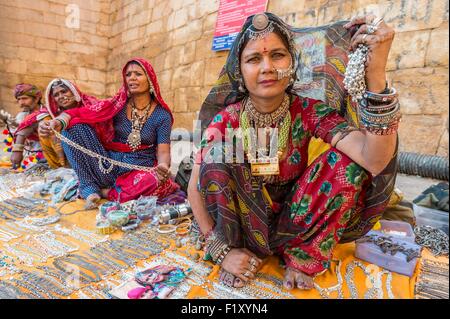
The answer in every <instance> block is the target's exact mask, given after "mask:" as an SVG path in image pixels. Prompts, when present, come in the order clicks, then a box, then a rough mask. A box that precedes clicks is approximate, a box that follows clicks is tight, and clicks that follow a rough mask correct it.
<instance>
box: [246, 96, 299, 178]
mask: <svg viewBox="0 0 450 319" xmlns="http://www.w3.org/2000/svg"><path fill="white" fill-rule="evenodd" d="M243 105H244V107H243V110H242V112H241V114H240V121H239V122H240V123H239V125H240V127H241V129H242V132H243V143H244V151H245V152H246V153H247V158H248V160H249V162H250V166H251V172H252V175H254V176H267V175H279V174H280V165H279V161H280V158H281V155H282V154H283V152H284V150H285V148H286V146H287V141H288V138H289V131H290V126H291V113H290V112H289V106H290V98H289V96H288V95H287V94H286V95H285V96H284V98H283V102H282V103H281V105H280V106H279V107H278V108H277V109H276V110H275V111H274V112H272V113H267V114H262V113H260V112H258V110H257V109H256V108H255V106H254V105H253V103H252V101H251V99H250V98H248V99H247V100H246V101H245V102H244V103H243ZM274 125H275V127H274V128H272V126H274ZM258 128H263V129H264V133H265V135H266V137H267V136H268V135H269V139H268V140H269V148H268V147H267V143H266V145H265V146H264V147H257V145H259V144H258V136H257V130H258ZM265 141H267V139H265ZM255 147H256V149H255ZM275 149H276V153H275V151H274V150H275Z"/></svg>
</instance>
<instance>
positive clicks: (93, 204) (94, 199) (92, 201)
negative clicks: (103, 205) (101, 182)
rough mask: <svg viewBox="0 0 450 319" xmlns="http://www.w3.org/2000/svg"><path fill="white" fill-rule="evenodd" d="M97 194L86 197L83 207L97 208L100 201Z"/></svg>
mask: <svg viewBox="0 0 450 319" xmlns="http://www.w3.org/2000/svg"><path fill="white" fill-rule="evenodd" d="M100 199H101V198H100V195H99V194H95V193H94V194H91V195H89V196H88V197H87V198H86V203H85V204H84V209H94V208H97V207H98V205H99V201H100Z"/></svg>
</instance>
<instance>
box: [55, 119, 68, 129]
mask: <svg viewBox="0 0 450 319" xmlns="http://www.w3.org/2000/svg"><path fill="white" fill-rule="evenodd" d="M56 120H57V121H58V122H59V123H61V131H62V130H65V129H66V127H67V123H66V122H65V121H63V120H61V119H56Z"/></svg>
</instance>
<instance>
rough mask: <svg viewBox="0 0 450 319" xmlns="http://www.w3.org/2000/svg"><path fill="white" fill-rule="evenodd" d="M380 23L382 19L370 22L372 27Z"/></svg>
mask: <svg viewBox="0 0 450 319" xmlns="http://www.w3.org/2000/svg"><path fill="white" fill-rule="evenodd" d="M381 21H383V18H376V19H375V20H373V21H372V25H373V26H375V27H378V25H379V24H380V23H381Z"/></svg>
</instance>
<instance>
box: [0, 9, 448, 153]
mask: <svg viewBox="0 0 450 319" xmlns="http://www.w3.org/2000/svg"><path fill="white" fill-rule="evenodd" d="M28 2H32V3H33V5H31V7H32V8H30V6H26V5H24V4H25V3H27V4H28ZM68 3H79V4H80V7H81V13H82V15H81V18H82V23H81V26H80V27H81V29H80V30H70V31H69V30H66V29H67V28H64V26H63V24H62V23H63V22H62V19H63V16H64V11H62V9H63V7H64V5H66V4H68ZM20 4H22V6H20ZM0 5H1V7H2V8H1V9H2V10H0V12H1V13H0V31H1V32H2V34H1V35H0V41H1V43H2V50H0V62H3V63H1V66H0V68H1V69H0V72H1V73H2V79H1V83H0V86H1V91H0V94H1V95H0V101H1V102H2V103H3V104H4V105H6V106H8V107H9V108H12V107H13V99H12V98H11V96H10V89H11V88H12V86H13V85H14V84H15V83H16V82H18V80H30V81H31V80H33V81H35V82H36V81H37V82H36V83H38V84H40V85H41V86H44V85H45V83H46V82H48V80H49V79H50V78H51V77H53V76H55V75H56V74H58V75H63V76H66V77H68V78H74V79H76V82H77V83H78V84H80V86H81V87H82V88H83V89H85V90H87V91H88V92H91V93H95V94H97V95H107V96H108V95H112V94H113V93H114V92H115V91H116V90H117V89H118V87H119V86H120V84H121V83H120V82H121V74H120V70H121V67H122V65H123V64H124V63H125V62H126V60H128V59H129V58H130V57H132V56H142V57H145V58H147V59H149V60H150V61H151V62H152V64H153V66H154V67H155V69H156V71H157V73H158V78H159V82H160V85H161V89H162V92H163V96H164V98H165V99H166V100H167V102H168V103H169V104H170V105H171V106H172V108H173V111H174V113H175V127H185V128H188V129H192V121H193V120H194V119H195V118H196V112H197V111H198V110H199V108H200V106H201V103H202V101H203V99H204V98H205V97H206V95H207V93H208V91H209V89H210V88H211V86H212V85H213V83H214V81H215V80H216V78H217V75H218V73H219V71H220V69H221V68H222V66H223V64H224V62H225V59H226V56H227V52H213V51H212V50H211V44H212V38H213V33H214V27H215V22H216V18H217V10H218V7H219V1H218V0H137V1H133V0H111V1H106V0H104V1H81V0H80V1H72V0H70V1H69V0H68V1H64V0H51V1H44V0H36V1H25V0H22V1H16V2H14V4H9V3H8V2H7V1H6V0H0ZM3 8H7V10H9V11H7V12H6V13H5V10H3ZM55 8H59V9H55ZM46 9H48V10H46ZM268 10H269V11H271V12H274V13H276V14H278V15H280V16H282V17H283V18H284V19H285V20H286V21H287V22H288V23H290V24H292V25H295V26H298V27H300V26H317V25H323V24H327V23H330V22H333V21H337V20H343V19H348V18H350V17H351V16H353V15H355V14H357V13H363V12H364V11H371V12H375V13H377V14H378V15H384V17H385V21H386V22H388V23H389V24H390V25H392V26H393V27H394V28H395V29H396V31H397V34H396V37H395V40H394V44H393V48H392V51H391V55H390V58H389V63H388V71H389V78H390V80H391V82H392V84H393V85H394V86H395V87H396V88H397V89H398V91H399V93H400V99H401V103H402V109H403V113H404V118H403V123H402V125H401V129H400V139H401V150H402V151H413V152H420V153H427V154H439V155H445V156H448V116H449V115H448V114H449V113H448V106H449V104H448V103H449V102H448V52H449V50H448V11H449V9H448V0H378V1H374V0H328V1H326V0H269V5H268ZM30 11H32V12H30ZM55 11H58V12H55ZM22 12H24V13H23V14H22ZM33 12H34V13H36V12H37V13H39V14H38V17H37V18H36V17H35V16H34V15H31V13H33ZM49 12H50V13H52V15H51V16H52V18H49V17H48V14H49ZM83 12H84V15H83ZM29 15H31V17H32V19H37V20H38V21H35V22H33V23H34V24H33V28H31V29H32V30H33V31H29V28H28V27H25V26H26V25H27V24H26V23H25V22H24V20H28V19H30V17H29ZM46 17H47V18H46ZM87 17H89V18H87ZM5 20H6V22H5ZM53 22H55V23H54V24H52V23H53ZM14 23H15V24H17V26H18V27H17V28H14V27H13V28H12V29H14V30H17V32H16V31H15V33H16V35H15V36H12V35H9V34H6V33H5V32H4V31H9V30H11V25H12V24H14ZM42 24H44V25H47V24H48V26H49V29H48V30H49V32H44V30H46V31H47V29H44V30H41V33H39V32H38V30H39V27H38V25H39V26H41V25H42ZM5 29H6V30H5ZM30 32H33V33H32V34H30ZM70 32H71V33H70ZM19 33H20V34H19ZM52 33H54V34H52ZM18 35H24V36H23V37H18ZM50 35H51V36H50ZM41 42H42V43H43V44H42V43H41ZM3 43H6V50H5V49H3ZM30 43H32V44H30ZM46 43H48V44H46ZM36 45H38V47H36ZM29 46H31V47H29ZM41 51H42V52H44V53H42V52H41ZM19 53H20V55H19ZM40 55H42V56H44V57H43V58H42V59H41V60H39V59H38V58H36V57H37V56H40ZM46 59H47V60H46ZM37 61H39V62H41V63H38V62H37ZM4 72H6V73H4ZM30 72H34V73H31V74H29V73H30ZM3 74H6V76H3ZM7 95H9V96H7Z"/></svg>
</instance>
